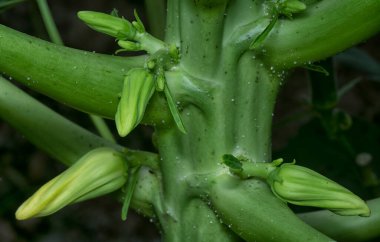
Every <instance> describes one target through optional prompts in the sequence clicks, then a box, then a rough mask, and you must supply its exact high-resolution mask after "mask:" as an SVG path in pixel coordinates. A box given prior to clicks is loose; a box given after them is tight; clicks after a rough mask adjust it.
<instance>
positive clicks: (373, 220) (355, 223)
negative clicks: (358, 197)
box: [299, 198, 380, 242]
mask: <svg viewBox="0 0 380 242" xmlns="http://www.w3.org/2000/svg"><path fill="white" fill-rule="evenodd" d="M367 203H368V206H369V208H370V209H371V216H369V217H359V216H339V215H336V214H334V213H332V212H330V211H327V210H322V211H316V212H309V213H303V214H299V217H300V218H301V219H302V220H304V221H305V222H306V223H308V224H309V225H311V226H313V227H314V228H316V229H317V230H319V231H321V232H322V233H324V234H326V235H328V236H330V237H331V238H334V239H336V240H337V241H347V242H354V241H355V242H356V241H368V240H371V239H375V238H378V236H380V230H379V227H380V198H376V199H372V200H369V201H368V202H367Z"/></svg>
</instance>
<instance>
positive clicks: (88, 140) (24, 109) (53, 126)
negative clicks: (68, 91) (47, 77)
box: [0, 77, 123, 165]
mask: <svg viewBox="0 0 380 242" xmlns="http://www.w3.org/2000/svg"><path fill="white" fill-rule="evenodd" d="M0 99H1V102H0V116H1V117H2V119H4V120H6V121H7V122H9V123H10V124H11V125H12V126H14V127H15V128H16V129H17V130H19V131H20V132H21V133H22V134H23V135H24V136H25V137H26V138H28V140H30V141H31V142H32V143H33V144H35V145H36V146H37V147H39V148H40V149H42V150H44V151H46V152H47V153H48V154H49V155H51V156H52V157H54V158H55V159H57V160H59V161H61V162H63V163H64V164H66V165H71V164H73V163H74V162H75V161H77V160H78V159H79V158H80V157H81V156H83V155H84V154H85V153H87V152H89V151H90V150H92V149H94V148H97V147H102V146H108V147H113V148H115V149H117V150H119V151H122V150H123V147H121V146H119V145H116V144H114V143H111V142H109V141H107V140H104V139H102V138H100V137H98V136H96V135H94V134H92V133H90V132H89V131H86V130H84V129H83V128H81V127H79V126H78V125H76V124H74V123H72V122H70V121H68V120H67V119H65V118H64V117H62V116H61V115H59V114H57V113H55V112H54V111H52V110H51V109H49V108H47V107H46V106H44V105H43V104H41V103H39V102H38V101H37V100H35V99H33V98H32V97H30V96H29V95H27V94H26V93H24V92H22V91H21V90H20V89H18V88H17V87H15V86H13V85H12V84H11V83H10V82H8V81H7V80H5V79H4V78H2V77H0ZM73 140H75V142H72V141H73Z"/></svg>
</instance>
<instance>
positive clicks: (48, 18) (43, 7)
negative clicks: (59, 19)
mask: <svg viewBox="0 0 380 242" xmlns="http://www.w3.org/2000/svg"><path fill="white" fill-rule="evenodd" d="M37 4H38V8H39V9H40V13H41V16H42V19H43V21H44V24H45V27H46V30H47V32H48V34H49V37H50V39H51V41H52V42H53V43H55V44H58V45H63V41H62V38H61V36H60V34H59V31H58V29H57V26H56V25H55V22H54V19H53V16H52V14H51V12H50V9H49V6H48V4H47V1H46V0H37Z"/></svg>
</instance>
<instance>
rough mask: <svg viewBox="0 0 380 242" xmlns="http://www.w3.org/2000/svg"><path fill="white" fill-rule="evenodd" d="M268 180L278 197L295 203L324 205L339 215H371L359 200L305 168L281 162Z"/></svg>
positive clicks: (339, 186)
mask: <svg viewBox="0 0 380 242" xmlns="http://www.w3.org/2000/svg"><path fill="white" fill-rule="evenodd" d="M267 182H268V184H269V185H270V186H271V188H272V191H273V193H274V194H275V195H276V196H277V197H279V198H280V199H281V200H283V201H286V202H289V203H292V204H295V205H301V206H313V207H320V208H325V209H328V210H330V211H332V212H334V213H336V214H339V215H360V216H369V215H370V210H369V208H368V206H367V204H366V203H365V202H364V201H363V200H362V199H360V198H359V197H358V196H356V195H355V194H353V193H352V192H350V191H349V190H348V189H346V188H344V187H342V186H341V185H339V184H337V183H336V182H334V181H332V180H330V179H328V178H327V177H324V176H322V175H321V174H319V173H317V172H315V171H313V170H310V169H308V168H306V167H302V166H298V165H294V164H283V165H282V166H280V167H278V168H276V169H274V170H273V171H272V172H271V173H270V174H269V176H268V178H267Z"/></svg>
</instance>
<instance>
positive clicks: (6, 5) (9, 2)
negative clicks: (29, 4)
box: [0, 0, 26, 9]
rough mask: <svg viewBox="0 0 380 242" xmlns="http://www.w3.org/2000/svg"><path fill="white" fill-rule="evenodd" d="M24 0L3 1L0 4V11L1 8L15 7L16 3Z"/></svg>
mask: <svg viewBox="0 0 380 242" xmlns="http://www.w3.org/2000/svg"><path fill="white" fill-rule="evenodd" d="M25 1H26V0H12V1H5V2H4V3H0V9H1V8H7V7H12V6H13V5H16V4H18V3H22V2H25Z"/></svg>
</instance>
